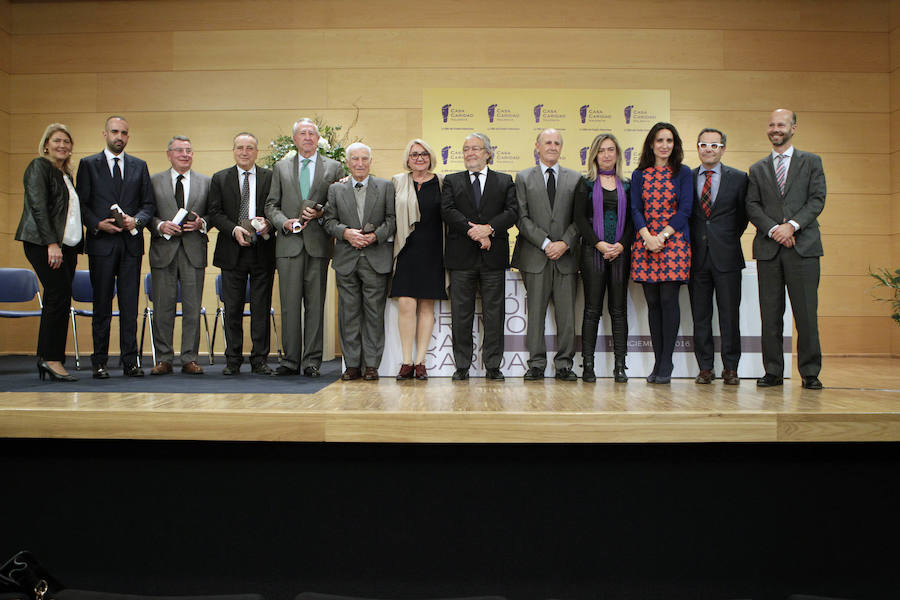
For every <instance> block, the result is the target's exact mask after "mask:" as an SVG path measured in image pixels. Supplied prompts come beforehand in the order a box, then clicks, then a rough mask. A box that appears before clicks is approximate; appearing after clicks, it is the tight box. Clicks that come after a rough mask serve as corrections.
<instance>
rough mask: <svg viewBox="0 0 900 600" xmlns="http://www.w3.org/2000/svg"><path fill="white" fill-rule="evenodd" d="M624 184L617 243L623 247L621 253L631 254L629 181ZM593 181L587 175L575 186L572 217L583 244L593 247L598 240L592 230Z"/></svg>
mask: <svg viewBox="0 0 900 600" xmlns="http://www.w3.org/2000/svg"><path fill="white" fill-rule="evenodd" d="M622 185H623V186H625V227H624V229H623V230H622V239H621V240H619V243H621V244H622V246H623V247H624V248H625V251H624V252H623V254H625V255H626V256H628V255H630V254H631V245H632V243H633V242H634V222H633V221H632V220H631V194H630V193H629V192H630V191H631V182H630V181H622ZM593 194H594V182H593V181H590V180H589V179H588V178H587V177H582V178H581V181H579V182H578V186H577V187H576V188H575V210H574V215H573V218H574V220H575V226H576V227H577V228H578V232H579V233H580V234H581V239H582V240H584V245H585V246H587V247H589V248H593V247H594V246H596V245H597V242H599V241H600V238H598V237H597V234H596V233H595V232H594V225H593V223H594V197H593Z"/></svg>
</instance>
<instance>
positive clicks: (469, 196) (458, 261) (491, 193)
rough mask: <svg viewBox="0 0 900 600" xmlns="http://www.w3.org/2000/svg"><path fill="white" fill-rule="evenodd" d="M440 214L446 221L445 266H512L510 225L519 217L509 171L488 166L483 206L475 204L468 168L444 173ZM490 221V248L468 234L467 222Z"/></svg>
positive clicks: (471, 267)
mask: <svg viewBox="0 0 900 600" xmlns="http://www.w3.org/2000/svg"><path fill="white" fill-rule="evenodd" d="M441 217H443V219H444V223H446V224H447V240H446V244H445V246H444V266H446V268H448V269H474V268H478V267H481V266H484V267H486V268H489V269H506V268H508V267H509V233H508V232H507V229H509V228H510V227H512V226H513V225H515V224H516V221H518V219H519V206H518V201H517V200H516V186H515V185H514V184H513V179H512V177H510V176H509V175H507V174H506V173H500V172H498V171H493V170H491V169H488V172H487V178H486V181H485V182H484V191H483V192H482V194H481V206H480V208H476V207H475V196H474V194H473V193H472V184H471V183H470V182H469V172H468V171H460V172H459V173H453V174H451V175H447V176H446V177H444V187H443V189H442V191H441ZM469 221H471V222H472V223H476V224H478V225H485V224H487V225H490V226H491V227H493V228H494V237H493V238H492V239H491V248H490V249H489V250H482V249H481V245H480V244H478V243H477V242H475V241H473V240H472V239H471V238H469V236H468V231H469V225H468V222H469Z"/></svg>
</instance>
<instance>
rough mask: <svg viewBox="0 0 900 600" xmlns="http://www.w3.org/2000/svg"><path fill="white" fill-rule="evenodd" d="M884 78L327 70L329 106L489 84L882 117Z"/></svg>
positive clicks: (407, 99)
mask: <svg viewBox="0 0 900 600" xmlns="http://www.w3.org/2000/svg"><path fill="white" fill-rule="evenodd" d="M888 79H889V78H888V75H887V74H885V73H787V72H777V71H699V70H678V69H671V70H650V69H647V70H631V69H532V68H529V67H523V68H519V69H493V68H475V69H469V70H463V69H412V68H411V69H368V70H366V69H340V70H334V71H330V72H329V73H328V105H329V106H332V107H347V106H353V105H354V104H355V105H356V106H359V107H365V108H369V107H395V108H397V107H402V108H421V107H422V88H429V87H469V86H472V85H473V82H482V81H487V82H490V85H491V86H492V87H498V88H522V87H524V88H528V87H541V86H546V87H548V88H554V87H560V88H589V89H590V88H612V89H628V88H638V89H669V90H671V108H672V109H674V110H758V111H771V110H772V108H773V107H777V106H791V107H792V109H793V110H796V111H798V112H803V111H824V112H843V111H852V112H879V113H883V112H886V111H887V110H888V106H889V99H888V93H889V92H888V90H889V87H888V86H889V83H890V82H889V80H888ZM385 82H390V83H389V85H388V84H386V83H385ZM851 107H852V108H851Z"/></svg>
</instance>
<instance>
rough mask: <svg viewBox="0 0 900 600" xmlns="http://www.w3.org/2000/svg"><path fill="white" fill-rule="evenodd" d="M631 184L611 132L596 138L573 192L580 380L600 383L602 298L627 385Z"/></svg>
mask: <svg viewBox="0 0 900 600" xmlns="http://www.w3.org/2000/svg"><path fill="white" fill-rule="evenodd" d="M628 188H629V183H628V182H627V181H622V153H621V149H620V148H619V142H618V140H616V138H615V136H614V135H612V134H611V133H601V134H600V135H598V136H597V137H595V138H594V141H593V142H592V143H591V148H590V151H589V152H588V174H587V177H582V178H581V181H580V182H579V184H578V187H577V188H575V225H576V226H577V227H578V231H579V232H580V233H581V238H582V239H583V240H584V244H582V247H581V278H582V280H583V281H584V319H583V320H582V323H581V356H582V358H583V359H584V364H583V369H584V370H583V372H582V379H584V381H588V382H592V381H596V380H597V376H596V375H595V373H594V347H595V346H596V345H597V329H598V328H599V326H600V317H601V315H602V314H603V296H604V295H606V304H607V307H608V308H609V318H610V321H611V323H612V337H613V354H614V355H615V361H616V362H615V367H614V368H613V377H614V378H615V380H616V382H618V383H624V382H626V381H628V377H627V376H626V375H625V355H626V353H627V350H628V345H627V343H628V312H627V311H628V307H627V304H626V297H627V294H628V281H629V277H628V272H629V269H630V267H631V241H632V240H633V239H634V226H633V225H632V221H631V210H630V209H629V206H628Z"/></svg>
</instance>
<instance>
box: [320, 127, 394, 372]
mask: <svg viewBox="0 0 900 600" xmlns="http://www.w3.org/2000/svg"><path fill="white" fill-rule="evenodd" d="M347 165H348V166H349V167H350V175H351V177H350V178H349V179H348V180H347V181H345V182H343V183H335V184H334V185H332V186H331V187H330V188H328V204H326V205H325V230H326V231H327V232H328V233H329V234H331V235H332V236H334V237H335V238H336V239H337V244H336V245H335V248H334V262H333V263H332V266H333V267H334V271H335V273H336V274H337V288H338V327H339V328H340V335H341V351H342V352H343V355H344V363H345V364H346V366H347V368H346V370H345V371H344V373H343V375H341V379H343V380H344V381H350V380H353V379H359V378H360V377H362V378H363V379H365V380H367V381H375V380H377V379H378V365H380V364H381V355H382V354H383V353H384V305H385V300H386V298H387V285H388V277H390V275H391V268H392V267H393V262H394V242H393V240H394V231H395V230H396V228H397V222H396V218H395V216H394V185H393V184H392V183H391V182H390V181H387V180H385V179H379V178H378V177H371V176H370V175H369V169H370V167H371V165H372V149H371V148H369V147H368V146H366V145H365V144H361V143H359V142H356V143H353V144H350V146H348V147H347Z"/></svg>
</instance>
